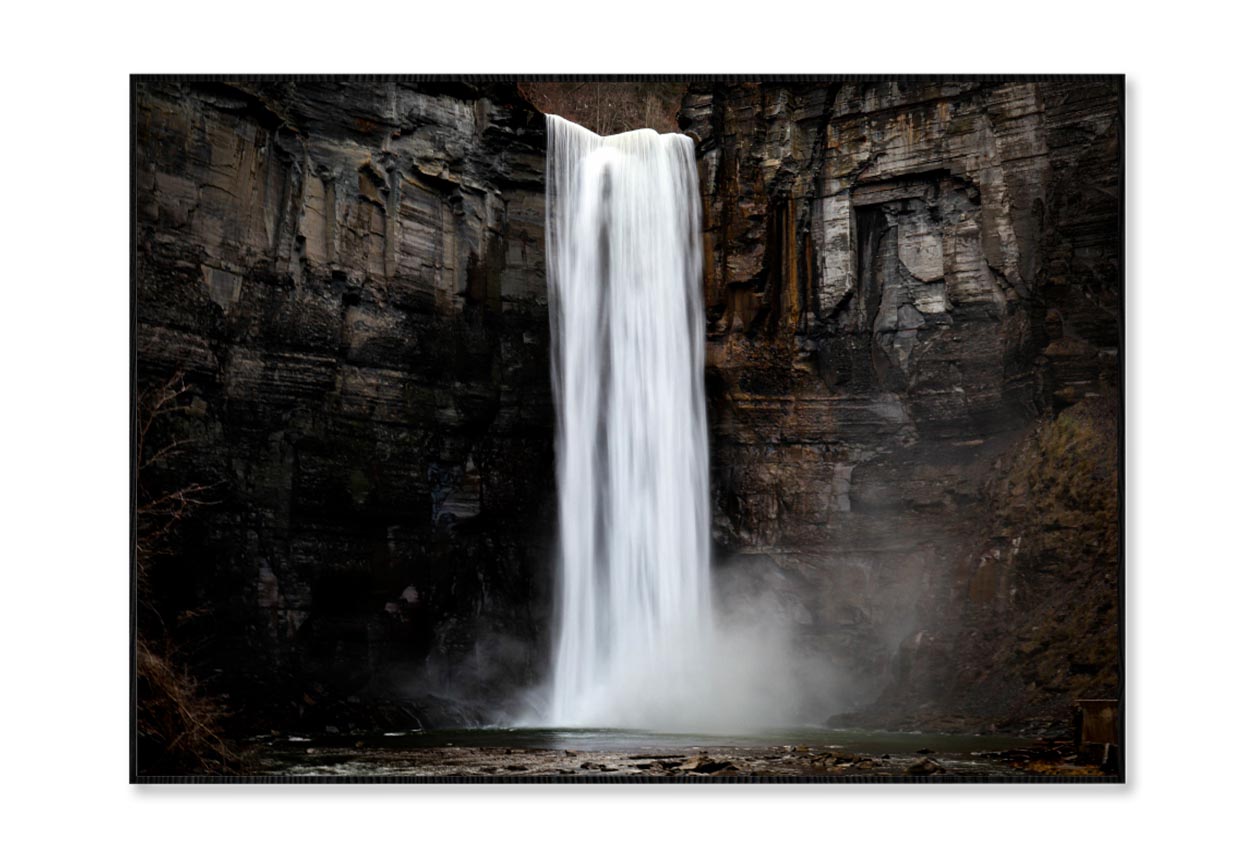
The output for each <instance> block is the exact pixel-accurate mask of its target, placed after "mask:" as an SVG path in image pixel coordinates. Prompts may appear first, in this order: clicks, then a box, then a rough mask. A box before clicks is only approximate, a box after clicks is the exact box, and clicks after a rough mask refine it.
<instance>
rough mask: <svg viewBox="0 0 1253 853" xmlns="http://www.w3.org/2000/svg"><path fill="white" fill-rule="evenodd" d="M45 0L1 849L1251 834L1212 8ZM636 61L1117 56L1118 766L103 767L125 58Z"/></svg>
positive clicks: (1083, 63)
mask: <svg viewBox="0 0 1253 853" xmlns="http://www.w3.org/2000/svg"><path fill="white" fill-rule="evenodd" d="M68 5H69V4H67V8H58V9H54V8H52V7H51V6H50V4H38V5H37V4H22V5H17V6H11V7H9V8H8V9H7V10H6V12H5V18H6V23H5V27H4V35H3V41H4V48H3V51H0V61H2V62H3V63H4V66H5V67H4V72H5V73H4V77H3V81H4V83H3V85H4V100H3V102H0V128H2V130H0V144H2V145H3V149H4V150H3V159H2V160H0V169H2V170H3V172H2V174H3V180H2V182H0V216H2V217H3V231H2V232H0V233H3V235H4V242H3V247H4V252H3V257H2V259H0V288H2V290H0V310H2V311H3V313H2V314H0V317H2V320H3V334H0V343H2V345H3V348H4V349H3V365H4V368H5V369H4V376H5V380H6V381H5V383H4V385H3V387H2V388H0V400H2V401H3V417H0V424H2V425H3V430H4V443H3V447H4V453H5V464H4V466H3V469H0V471H2V472H3V474H2V476H3V479H2V480H0V483H2V487H0V500H2V501H3V512H0V519H2V521H3V528H0V530H2V531H3V536H2V537H0V541H2V543H3V544H2V547H3V562H2V563H0V567H2V568H3V573H4V574H3V579H4V584H3V587H2V593H3V594H2V595H0V607H2V608H3V613H2V616H0V630H3V632H4V633H3V644H2V645H0V649H2V650H3V655H4V659H3V660H4V666H3V669H2V670H0V678H2V681H0V685H2V692H0V715H2V716H0V784H2V785H3V787H4V794H3V797H2V798H0V813H3V815H4V816H5V817H4V820H3V824H2V825H3V833H4V838H5V839H6V841H5V846H6V847H9V849H23V850H24V849H57V850H70V849H77V848H79V847H83V846H86V845H91V846H92V848H97V847H100V846H106V845H107V846H109V847H113V846H118V847H122V846H125V847H136V848H142V847H145V846H148V845H151V844H160V845H162V846H163V847H166V848H169V849H186V850H214V849H221V848H223V847H226V848H229V849H245V850H248V849H261V848H263V847H268V848H271V849H343V850H348V849H367V850H368V849H371V848H375V847H379V846H381V845H384V844H390V845H395V846H400V847H403V848H406V849H411V850H422V849H432V850H442V849H450V848H451V849H471V850H478V849H493V848H497V847H506V848H509V849H513V848H515V847H531V846H532V845H534V846H536V847H540V846H542V847H544V848H557V849H576V850H577V849H584V850H591V849H596V850H601V849H611V850H612V849H629V850H639V849H673V848H676V847H679V846H695V847H699V848H700V849H712V850H721V849H740V848H750V849H751V848H758V849H770V850H774V849H781V850H787V849H789V848H793V847H799V848H802V849H809V848H815V849H823V850H834V849H840V848H847V847H852V846H857V847H858V848H862V849H865V848H869V849H888V850H894V849H901V848H907V847H915V846H916V847H918V848H920V849H926V850H928V851H941V850H950V849H952V850H957V849H993V848H1007V849H1021V850H1056V849H1105V850H1115V849H1123V848H1126V847H1129V846H1130V845H1132V844H1135V843H1143V842H1160V843H1161V844H1162V845H1163V847H1164V848H1165V849H1179V848H1192V849H1197V850H1207V849H1213V848H1215V847H1217V846H1220V845H1221V846H1223V847H1229V846H1235V845H1238V844H1242V843H1247V834H1246V833H1245V831H1244V830H1243V829H1242V828H1241V827H1243V826H1244V823H1245V821H1244V818H1245V814H1244V813H1243V812H1244V811H1245V810H1246V808H1247V805H1246V804H1247V796H1246V794H1247V785H1246V783H1245V782H1244V780H1243V777H1242V774H1241V770H1242V769H1243V768H1244V767H1246V766H1248V763H1249V761H1250V757H1251V752H1250V742H1251V741H1253V735H1250V732H1249V726H1248V722H1247V720H1246V718H1245V713H1246V711H1247V710H1248V706H1247V704H1246V703H1245V701H1244V699H1245V696H1246V695H1247V692H1248V691H1247V687H1246V680H1245V679H1246V677H1247V673H1248V670H1249V665H1248V654H1247V648H1248V640H1247V635H1248V630H1247V628H1246V623H1247V621H1248V614H1249V611H1250V600H1249V592H1250V584H1249V575H1250V571H1251V570H1253V560H1250V557H1249V553H1250V551H1249V544H1248V538H1247V534H1248V532H1249V529H1250V527H1253V519H1250V518H1249V513H1248V510H1249V508H1250V501H1249V497H1248V491H1247V490H1248V486H1249V483H1250V473H1251V472H1250V465H1249V461H1248V453H1247V450H1246V447H1245V444H1244V442H1243V441H1242V439H1244V438H1245V435H1246V433H1247V432H1248V422H1247V421H1246V419H1245V418H1244V414H1245V410H1246V408H1247V406H1246V398H1245V392H1246V390H1247V389H1248V387H1249V384H1250V383H1249V380H1248V374H1247V371H1246V369H1245V361H1246V357H1247V352H1248V347H1247V341H1248V340H1249V339H1250V338H1251V337H1253V329H1251V328H1250V319H1251V317H1253V314H1251V313H1250V312H1251V310H1253V305H1251V304H1250V295H1249V294H1250V286H1251V285H1253V282H1250V276H1249V269H1250V266H1249V255H1248V251H1249V245H1248V244H1249V236H1248V232H1247V224H1248V220H1249V212H1248V211H1249V207H1248V204H1249V195H1250V193H1249V189H1250V188H1249V174H1250V171H1251V170H1250V168H1249V164H1248V163H1246V162H1244V160H1245V158H1246V151H1247V149H1248V147H1249V144H1250V136H1249V118H1248V115H1249V107H1248V104H1247V99H1248V90H1247V87H1245V85H1244V83H1245V80H1244V78H1245V76H1246V72H1247V71H1248V68H1249V62H1248V53H1249V50H1248V48H1247V46H1246V44H1245V43H1244V42H1245V41H1246V40H1247V36H1248V28H1247V22H1243V21H1237V20H1236V19H1235V18H1234V14H1235V13H1233V12H1231V11H1225V10H1231V9H1235V8H1237V6H1236V4H1229V3H1208V2H1194V3H1190V4H1188V5H1187V6H1186V7H1184V8H1183V9H1182V10H1181V11H1176V10H1169V11H1166V10H1164V9H1165V7H1163V6H1161V5H1158V4H1153V8H1155V9H1156V10H1157V11H1153V12H1147V13H1146V12H1144V11H1143V10H1145V9H1148V8H1149V6H1150V4H1140V5H1139V7H1138V8H1137V7H1136V6H1132V5H1130V4H1128V6H1127V9H1126V10H1125V11H1124V10H1120V9H1115V8H1109V6H1112V5H1113V4H1108V5H1103V4H1098V3H1096V2H1093V0H1087V1H1086V2H1064V1H1062V2H1027V3H1013V4H1011V3H1009V2H1006V0H1000V2H988V3H955V2H948V1H947V0H930V2H892V3H878V4H875V3H865V2H862V3H855V4H853V3H850V4H845V5H840V4H838V3H837V2H835V0H828V2H824V3H812V4H804V3H795V2H791V3H782V2H775V3H763V2H758V3H752V4H748V3H740V4H737V3H731V2H723V3H716V4H710V8H709V9H708V10H696V8H695V4H692V3H681V2H678V0H669V2H644V0H637V2H630V3H624V4H608V3H593V2H583V3H566V4H557V3H553V4H549V5H548V7H542V6H541V4H539V3H536V2H513V3H503V2H501V3H496V2H459V3H451V2H449V3H444V4H439V5H438V6H435V7H432V6H431V5H429V4H428V5H424V4H422V3H419V2H408V3H390V2H370V3H324V2H301V3H287V4H278V3H262V2H258V0H250V2H234V0H226V2H222V0H205V2H201V3H189V4H182V5H179V6H176V5H175V4H173V3H170V2H161V3H152V2H145V3H132V4H129V5H126V6H124V5H123V4H120V3H115V4H94V5H91V6H84V8H82V9H73V8H71V7H68ZM563 5H564V7H565V8H562V6H563ZM646 71H647V72H667V73H685V72H686V73H712V72H724V73H726V72H742V73H765V72H769V73H910V72H915V73H954V74H956V73H970V72H983V73H1010V72H1013V73H1044V72H1125V73H1127V74H1128V75H1129V95H1128V102H1129V103H1128V112H1129V116H1128V118H1129V121H1128V126H1127V136H1128V167H1129V173H1128V177H1129V201H1128V250H1129V257H1128V274H1129V275H1128V283H1129V287H1128V295H1127V308H1128V313H1127V328H1128V340H1127V343H1128V352H1127V357H1128V366H1129V374H1128V401H1129V403H1128V442H1127V452H1128V461H1129V465H1128V468H1129V471H1128V476H1129V484H1130V490H1129V492H1130V493H1129V495H1128V506H1129V513H1130V515H1129V520H1128V534H1129V542H1128V545H1129V552H1128V556H1129V572H1128V579H1129V597H1128V599H1129V609H1130V620H1129V635H1128V653H1129V661H1130V673H1129V685H1130V711H1129V720H1128V722H1129V729H1130V737H1131V745H1130V750H1129V756H1128V758H1129V769H1130V776H1131V782H1130V784H1129V785H1127V786H1125V787H1114V786H1108V787H1090V786H1074V787H1069V786H1057V787H1028V786H1019V787H1008V786H1006V787H994V786H943V787H940V786H934V787H933V786H862V787H855V786H830V787H828V786H799V787H786V786H720V787H716V788H714V787H697V786H690V787H685V786H649V787H644V786H637V787H627V786H621V787H618V786H613V787H611V786H582V787H580V786H573V787H569V786H566V787H557V786H551V787H541V786H535V787H518V786H496V787H489V786H476V787H470V786H405V787H400V786H391V787H379V786H358V787H352V786H337V787H329V786H328V787H303V788H279V787H267V788H263V787H244V786H234V787H210V786H204V787H180V788H144V787H136V786H129V785H128V784H127V774H128V762H127V750H128V738H127V730H128V710H127V706H128V699H129V697H128V692H127V661H128V653H129V650H128V645H129V632H128V560H127V526H128V507H127V478H128V454H129V450H128V426H127V417H128V405H129V404H128V337H127V333H128V325H129V319H128V317H129V314H128V311H129V306H128V299H129V281H128V278H129V274H128V245H129V232H128V162H129V151H130V144H129V123H128V75H129V74H130V73H132V72H137V73H154V72H184V73H190V72H231V73H262V72H271V73H283V72H325V73H330V72H377V73H387V72H393V73H401V72H415V73H416V72H430V73H471V72H474V73H502V74H515V73H526V72H530V73H545V72H548V73H552V72H577V73H594V72H601V73H626V72H646ZM1242 787H1244V790H1242ZM14 842H16V846H10V845H12V844H13V843H14Z"/></svg>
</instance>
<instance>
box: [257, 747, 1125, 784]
mask: <svg viewBox="0 0 1253 853" xmlns="http://www.w3.org/2000/svg"><path fill="white" fill-rule="evenodd" d="M360 743H361V742H360V741H358V742H356V743H354V744H352V745H351V746H350V745H348V744H344V745H342V746H341V745H318V746H309V744H308V743H307V742H300V743H297V744H292V743H288V741H287V740H286V739H283V738H278V739H274V740H273V741H271V742H270V743H269V744H268V745H258V748H257V754H258V756H259V758H258V761H257V764H258V772H260V773H263V774H269V775H291V776H310V775H316V776H349V775H375V776H438V777H467V776H470V777H499V776H521V777H544V776H575V777H583V776H587V777H593V776H594V777H598V778H600V779H604V780H612V778H614V777H620V778H622V779H624V780H625V779H627V778H628V777H629V778H644V777H663V778H685V779H691V780H700V779H712V778H715V777H726V776H735V777H741V778H746V779H753V778H767V777H791V778H835V777H846V778H848V779H850V780H855V779H857V778H860V777H933V776H935V777H939V776H945V777H948V776H953V777H958V776H968V777H979V778H997V777H1010V776H1059V775H1082V776H1102V775H1113V774H1112V773H1109V772H1106V773H1103V772H1102V770H1101V768H1099V767H1095V766H1083V765H1078V764H1076V763H1074V761H1075V756H1074V755H1073V754H1069V753H1066V752H1065V750H1064V748H1063V747H1062V746H1061V745H1060V744H1059V743H1057V742H1041V743H1040V744H1039V745H1036V746H1032V747H1027V748H1018V749H1010V750H1003V751H998V752H984V753H966V754H960V755H959V754H949V753H935V754H934V756H933V755H923V756H919V755H917V753H896V754H892V753H884V754H882V755H879V756H868V755H860V754H857V753H852V752H846V751H843V750H839V749H827V750H820V749H813V748H810V747H807V746H787V747H784V746H757V747H731V748H726V749H719V750H710V751H702V752H696V753H692V754H688V755H680V754H675V753H673V752H669V753H663V752H658V753H656V754H653V753H647V752H632V753H626V752H613V751H599V750H579V751H575V750H566V749H541V748H535V749H520V748H510V749H504V748H499V747H425V748H407V749H406V748H399V749H395V748H382V747H364V748H363V747H361V746H359V745H358V744H360Z"/></svg>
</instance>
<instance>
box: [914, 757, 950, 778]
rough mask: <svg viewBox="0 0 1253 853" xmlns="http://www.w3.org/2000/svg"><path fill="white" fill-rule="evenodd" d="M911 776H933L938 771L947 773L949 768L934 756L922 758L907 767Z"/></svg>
mask: <svg viewBox="0 0 1253 853" xmlns="http://www.w3.org/2000/svg"><path fill="white" fill-rule="evenodd" d="M906 772H907V773H909V774H910V775H911V776H931V775H934V774H936V773H947V772H948V768H946V767H945V766H944V765H943V764H941V763H940V762H938V761H936V760H935V759H933V758H920V759H918V760H917V761H915V762H914V763H913V764H911V765H909V767H908V768H906Z"/></svg>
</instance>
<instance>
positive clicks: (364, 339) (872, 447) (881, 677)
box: [134, 80, 1122, 729]
mask: <svg viewBox="0 0 1253 853" xmlns="http://www.w3.org/2000/svg"><path fill="white" fill-rule="evenodd" d="M1120 108H1121V91H1120V87H1119V86H1118V85H1117V84H1113V83H1103V82H1097V81H1078V82H1076V81H1071V82H1051V83H1012V84H992V83H982V82H972V83H964V84H963V83H951V84H942V85H941V84H930V83H917V84H886V83H885V84H833V85H816V84H803V85H775V84H770V85H749V84H734V85H731V84H726V85H722V84H698V85H695V86H692V87H691V88H690V89H689V90H688V93H687V95H686V98H685V100H684V107H683V110H682V112H681V114H680V116H679V123H680V127H682V128H683V129H684V131H685V132H687V133H689V134H691V135H692V136H693V137H694V138H696V140H697V150H698V158H699V165H700V170H701V182H702V188H703V193H704V199H705V206H706V209H705V231H706V307H707V320H708V358H707V362H708V366H707V390H708V396H709V406H710V424H711V430H712V436H711V449H712V454H713V459H712V483H713V488H714V496H713V497H714V540H715V544H716V546H717V564H718V565H717V569H716V570H717V575H718V576H717V580H718V585H719V587H720V589H722V590H723V592H724V594H725V595H726V596H727V598H728V599H730V603H732V604H737V603H738V604H741V605H743V604H745V603H747V602H751V603H752V606H753V607H755V608H758V609H759V612H760V608H763V607H764V608H766V609H767V610H768V611H769V612H770V613H773V614H775V615H777V617H778V618H780V619H782V620H783V621H785V622H786V623H787V624H788V625H789V626H792V627H794V628H795V629H796V630H797V631H798V632H799V636H800V640H801V642H802V644H803V645H804V646H805V647H807V649H808V651H809V652H810V653H812V654H815V655H817V656H818V657H820V658H821V659H823V660H824V661H825V662H827V663H829V664H832V665H834V666H835V668H836V669H837V670H838V671H839V672H840V673H841V676H840V678H839V680H838V683H836V684H834V685H832V687H833V688H834V689H833V690H832V691H830V692H831V694H832V695H833V696H835V697H836V702H837V704H833V705H832V706H831V708H830V710H833V711H835V710H844V711H854V710H858V711H859V713H861V714H863V715H864V716H863V717H862V719H865V720H869V721H870V722H872V723H874V724H875V725H881V726H891V725H913V726H919V727H939V726H942V727H945V728H974V729H981V728H987V727H988V726H990V725H996V726H1002V727H1010V728H1018V729H1023V728H1031V727H1036V728H1049V727H1054V726H1056V724H1057V722H1058V721H1060V720H1063V719H1065V716H1066V713H1067V712H1066V708H1067V706H1068V704H1069V703H1070V701H1071V700H1073V699H1076V698H1101V697H1104V696H1108V695H1111V694H1117V691H1118V689H1119V686H1120V674H1119V671H1118V654H1119V652H1118V618H1119V614H1118V577H1119V566H1118V553H1119V542H1118V492H1117V488H1118V462H1119V460H1118V458H1117V431H1118V417H1117V415H1118V399H1119V385H1118V383H1119V357H1120V354H1119V350H1118V347H1119V343H1120V329H1119V323H1120V317H1121V307H1120V306H1121V292H1120V286H1121V283H1120V282H1121V270H1120V269H1119V262H1120V246H1119V237H1120V234H1119V230H1120V221H1119V217H1120V205H1121V174H1120V155H1121V127H1122V122H1121V115H1120ZM134 120H135V134H136V137H135V142H136V151H135V164H134V174H135V182H136V186H135V219H136V225H135V239H136V257H135V287H136V303H135V304H136V307H135V319H136V327H135V348H136V376H137V382H138V385H139V387H140V388H141V389H144V388H151V387H158V386H161V385H162V384H163V383H165V382H166V381H167V380H169V378H170V377H171V376H174V375H177V374H182V376H183V377H184V381H185V384H186V385H187V388H188V391H187V393H186V394H185V395H182V396H180V398H179V405H178V406H177V407H175V408H176V410H175V411H174V412H172V413H171V414H169V415H168V416H163V417H162V418H161V419H159V420H158V421H157V422H154V427H153V434H152V435H151V436H147V437H146V438H145V446H146V447H148V448H149V449H152V448H158V449H164V448H169V452H168V453H166V452H164V451H163V450H161V451H159V452H158V453H157V454H155V455H156V456H157V457H158V458H153V459H151V460H150V461H149V462H148V464H145V466H144V470H143V471H142V472H141V477H140V486H139V499H140V501H141V503H142V502H143V501H144V500H146V499H150V498H153V497H159V496H161V495H164V494H168V493H170V492H171V491H175V490H178V489H182V488H186V487H187V486H189V485H193V484H194V485H198V486H204V487H206V491H204V492H197V494H198V495H200V494H203V495H204V496H205V500H206V503H205V504H204V505H201V506H197V507H194V511H193V512H190V513H188V514H186V516H185V517H180V518H179V519H178V524H177V525H176V526H174V527H173V536H174V537H175V538H174V539H173V540H171V541H168V542H166V543H164V544H165V545H166V546H167V547H164V548H163V549H160V550H163V551H164V552H166V553H163V554H162V553H158V554H154V555H153V556H152V558H151V559H152V567H151V569H150V571H149V572H147V576H148V577H147V588H145V590H144V598H143V601H141V605H142V606H141V614H140V616H141V620H142V619H144V618H149V617H148V616H145V614H146V613H148V612H149V611H150V612H151V614H153V616H152V618H158V619H159V620H160V621H161V623H162V624H163V625H164V626H165V629H168V630H169V631H170V632H171V633H172V634H173V635H175V639H176V641H177V643H178V646H179V648H181V649H183V650H184V652H185V655H186V657H187V659H188V661H189V662H190V663H192V664H193V665H194V666H195V668H196V671H197V673H199V674H202V675H206V676H213V674H214V673H215V672H216V676H213V677H215V678H216V679H217V681H216V683H210V685H209V686H210V687H211V688H214V689H216V690H219V691H221V690H228V691H230V692H231V694H232V696H233V702H232V704H233V705H234V706H235V707H237V708H242V709H243V710H242V711H239V712H237V714H239V715H240V716H242V717H243V718H244V720H243V722H254V723H255V722H260V721H264V722H266V723H268V725H271V726H280V725H308V726H310V727H319V728H320V727H322V726H325V725H333V726H336V727H338V728H342V727H343V726H345V725H361V726H365V725H371V724H374V723H379V724H384V721H383V720H382V717H385V716H386V715H387V714H392V713H395V714H399V715H401V717H402V719H400V720H398V721H397V722H398V724H401V723H405V722H407V721H406V720H405V719H403V717H404V715H406V714H410V713H416V714H417V715H418V717H419V718H420V719H421V721H422V722H423V723H424V724H428V725H430V724H435V725H438V724H447V723H458V722H462V721H465V720H466V719H471V720H472V719H475V718H477V719H482V717H481V716H478V717H476V715H477V714H479V713H480V712H481V711H482V709H486V708H497V709H499V708H502V707H503V705H504V703H505V702H506V701H507V700H508V699H509V697H511V696H513V695H514V692H515V690H516V688H517V687H519V686H521V685H524V684H528V683H533V682H534V681H535V680H536V679H537V678H538V677H539V676H540V675H541V673H542V671H543V669H544V667H545V666H546V664H547V650H548V648H549V646H548V637H547V632H548V630H549V628H550V626H551V612H550V610H551V603H550V602H551V597H552V596H551V583H552V565H551V558H550V553H551V548H550V545H551V541H552V536H553V529H554V509H553V505H554V502H553V491H554V486H553V465H552V463H553V460H552V438H553V423H552V420H553V415H552V403H551V397H550V387H549V366H548V346H549V340H548V317H547V305H546V288H545V281H544V197H543V173H544V171H543V166H544V149H545V139H544V124H543V119H542V116H541V115H540V114H539V113H538V112H537V111H536V110H534V108H533V107H531V106H530V105H529V104H528V103H526V102H525V101H524V100H523V99H522V98H521V97H520V96H519V95H518V92H517V89H516V87H512V86H508V87H506V86H499V87H496V86H492V87H476V86H469V85H459V84H458V85H442V86H439V85H422V86H410V85H405V84H399V83H272V84H221V83H187V82H182V83H179V82H163V81H159V80H149V81H144V82H140V83H138V84H137V87H136V93H135V99H134ZM148 455H153V454H148ZM141 461H143V460H141ZM141 532H142V531H141ZM816 692H819V693H821V692H823V691H821V690H819V691H816ZM397 698H403V699H408V700H409V702H408V703H405V704H403V705H389V702H390V700H394V699H397ZM461 700H466V701H464V702H463V701H461ZM388 708H390V709H391V710H388ZM476 709H477V710H476ZM849 719H855V718H849Z"/></svg>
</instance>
